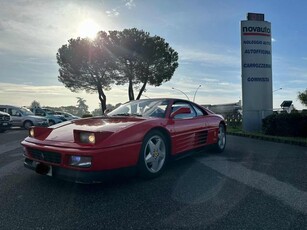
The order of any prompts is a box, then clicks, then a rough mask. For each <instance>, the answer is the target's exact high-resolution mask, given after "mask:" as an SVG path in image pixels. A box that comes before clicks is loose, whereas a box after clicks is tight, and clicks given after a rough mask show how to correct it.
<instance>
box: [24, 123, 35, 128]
mask: <svg viewBox="0 0 307 230" xmlns="http://www.w3.org/2000/svg"><path fill="white" fill-rule="evenodd" d="M31 126H33V123H32V121H25V122H24V123H23V128H24V129H29V128H30V127H31Z"/></svg>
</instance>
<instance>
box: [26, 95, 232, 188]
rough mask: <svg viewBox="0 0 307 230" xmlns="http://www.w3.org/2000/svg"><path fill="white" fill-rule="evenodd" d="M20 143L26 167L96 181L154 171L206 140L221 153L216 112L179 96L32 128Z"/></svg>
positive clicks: (222, 129) (221, 126)
mask: <svg viewBox="0 0 307 230" xmlns="http://www.w3.org/2000/svg"><path fill="white" fill-rule="evenodd" d="M21 144H22V145H23V147H24V156H25V161H24V165H25V167H27V168H30V169H33V170H35V171H36V172H38V173H40V174H44V175H49V176H54V177H58V178H62V179H66V180H70V181H74V182H79V183H95V182H101V181H103V180H104V179H105V177H108V176H109V175H113V173H115V172H119V171H123V170H128V169H136V170H137V171H138V173H139V174H140V176H142V177H145V178H152V177H156V176H158V175H160V174H161V173H162V172H163V170H164V168H165V166H166V163H167V161H168V160H170V159H172V158H174V157H177V156H182V155H183V154H184V153H187V152H190V151H191V150H194V149H199V148H202V147H204V146H206V145H212V146H213V147H214V149H215V150H216V151H217V152H222V151H223V150H224V148H225V145H226V124H225V121H224V119H223V117H222V116H220V115H217V114H214V113H213V112H211V111H209V110H207V109H205V108H203V107H202V106H199V105H197V104H195V103H192V102H190V101H186V100H181V99H145V100H136V101H130V102H128V103H125V104H123V105H121V106H120V107H118V108H117V109H115V110H113V111H112V112H110V113H108V114H107V115H106V116H102V117H93V118H83V119H79V120H72V121H67V122H63V123H60V124H57V125H53V126H51V127H32V128H31V129H30V130H29V137H27V138H26V139H25V140H24V141H22V143H21Z"/></svg>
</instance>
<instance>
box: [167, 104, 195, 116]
mask: <svg viewBox="0 0 307 230" xmlns="http://www.w3.org/2000/svg"><path fill="white" fill-rule="evenodd" d="M181 107H183V108H190V110H191V113H186V114H177V115H176V116H175V117H174V119H190V118H193V117H196V112H195V110H194V108H193V107H192V106H191V105H190V104H189V103H187V102H175V103H174V104H173V105H172V112H174V111H176V110H177V109H179V108H181Z"/></svg>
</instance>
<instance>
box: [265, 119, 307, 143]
mask: <svg viewBox="0 0 307 230" xmlns="http://www.w3.org/2000/svg"><path fill="white" fill-rule="evenodd" d="M262 128H263V132H264V134H268V135H276V136H292V137H307V114H306V113H291V114H287V113H286V114H284V113H283V114H272V115H269V116H267V117H266V118H264V119H263V120H262Z"/></svg>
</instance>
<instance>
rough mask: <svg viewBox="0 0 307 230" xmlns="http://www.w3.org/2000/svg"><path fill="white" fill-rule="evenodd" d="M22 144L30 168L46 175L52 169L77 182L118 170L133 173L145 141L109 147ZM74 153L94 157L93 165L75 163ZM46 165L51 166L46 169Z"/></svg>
mask: <svg viewBox="0 0 307 230" xmlns="http://www.w3.org/2000/svg"><path fill="white" fill-rule="evenodd" d="M21 144H22V145H23V147H24V157H25V161H24V165H25V167H26V168H29V169H32V170H35V171H36V172H38V173H40V174H45V175H46V174H48V172H49V169H51V170H52V173H51V175H50V176H54V177H58V178H60V179H64V180H68V181H73V182H77V183H97V182H102V181H104V180H105V179H108V178H109V177H112V176H113V175H117V174H118V173H119V174H121V173H124V174H126V173H127V174H129V171H134V170H131V169H132V168H135V166H136V165H137V162H138V156H139V151H140V148H141V143H133V144H129V145H123V146H117V147H112V148H105V149H93V148H86V149H82V148H69V147H59V146H48V145H46V143H45V145H41V144H35V143H31V142H28V141H22V142H21ZM71 156H86V157H91V159H92V160H91V166H90V167H89V168H82V167H77V166H72V165H71V164H70V160H69V159H70V157H71ZM38 165H40V166H38ZM46 167H47V168H48V169H44V168H46ZM41 169H42V171H41ZM46 171H47V172H46Z"/></svg>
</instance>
